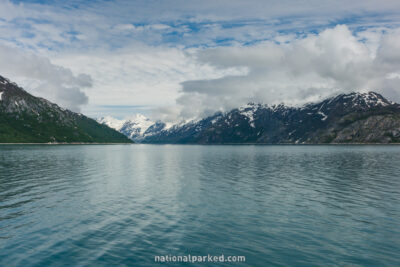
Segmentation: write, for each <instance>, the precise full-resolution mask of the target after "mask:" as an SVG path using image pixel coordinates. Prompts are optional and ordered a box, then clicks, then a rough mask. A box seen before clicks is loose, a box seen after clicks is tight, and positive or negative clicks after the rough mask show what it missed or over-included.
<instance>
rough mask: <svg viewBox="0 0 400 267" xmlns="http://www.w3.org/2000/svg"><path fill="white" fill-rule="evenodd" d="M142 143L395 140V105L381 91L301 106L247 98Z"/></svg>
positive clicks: (398, 135) (399, 133)
mask: <svg viewBox="0 0 400 267" xmlns="http://www.w3.org/2000/svg"><path fill="white" fill-rule="evenodd" d="M142 142H145V143H201V144H210V143H268V144H269V143H271V144H275V143H358V142H360V143H390V142H400V105H399V104H396V103H393V102H391V101H389V100H387V99H385V98H384V97H383V96H381V95H380V94H377V93H374V92H369V93H350V94H341V95H338V96H335V97H332V98H329V99H326V100H324V101H321V102H319V103H311V104H307V105H304V106H303V107H289V106H285V105H284V104H280V105H273V106H268V105H263V104H255V103H249V104H247V105H245V106H242V107H239V108H237V109H233V110H231V111H229V112H226V113H216V114H214V115H213V116H210V117H207V118H204V119H202V120H200V121H197V122H189V123H186V124H183V125H180V126H174V127H171V128H170V129H168V130H162V131H160V132H159V133H158V134H155V135H152V136H148V137H146V138H144V139H143V140H142Z"/></svg>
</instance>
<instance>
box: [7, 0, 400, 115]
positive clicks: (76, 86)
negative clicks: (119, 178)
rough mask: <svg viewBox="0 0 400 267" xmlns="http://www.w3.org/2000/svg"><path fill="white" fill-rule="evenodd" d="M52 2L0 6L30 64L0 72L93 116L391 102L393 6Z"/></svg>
mask: <svg viewBox="0 0 400 267" xmlns="http://www.w3.org/2000/svg"><path fill="white" fill-rule="evenodd" d="M49 3H50V4H38V3H34V4H33V3H25V4H15V3H14V2H11V1H9V0H0V18H1V20H0V44H3V46H4V45H6V46H7V47H9V48H7V49H11V48H10V47H13V48H12V49H15V50H13V52H12V53H14V51H18V52H16V55H17V57H16V58H25V57H26V58H28V59H29V60H28V61H27V62H28V63H29V64H27V66H23V65H24V64H22V63H21V60H16V59H14V58H10V59H9V63H4V62H5V61H3V62H2V63H0V65H2V66H3V68H2V70H3V71H2V70H1V69H0V71H2V73H0V75H1V74H3V75H5V76H6V75H7V73H10V78H13V77H16V78H18V80H19V81H22V82H23V83H25V84H26V86H27V88H28V89H30V90H32V92H37V94H39V95H42V96H45V97H47V98H49V99H51V100H53V101H56V102H58V103H60V104H61V105H64V106H68V107H72V108H73V109H78V108H79V107H80V106H82V104H84V103H86V102H87V97H88V98H89V105H88V106H87V107H88V109H92V110H95V109H96V108H95V107H96V106H100V105H132V106H147V107H151V108H154V116H155V117H160V118H166V119H167V120H175V119H177V118H178V117H180V116H183V117H185V118H189V117H190V118H191V117H195V116H202V115H205V114H209V113H211V112H214V111H215V110H218V109H229V108H231V107H235V106H236V105H239V104H242V103H245V102H247V101H261V102H267V103H274V102H279V101H285V102H291V103H294V104H295V103H300V102H302V101H308V100H313V99H316V98H318V97H320V96H321V97H323V96H326V95H328V94H331V93H334V92H339V91H340V92H341V91H349V90H356V89H359V90H368V89H369V88H371V89H374V90H380V91H381V92H385V93H387V94H388V95H389V96H390V97H393V98H395V99H396V97H397V91H396V86H397V83H398V78H397V77H398V76H397V74H398V73H399V67H398V57H399V55H397V54H396V53H397V52H396V51H400V50H399V48H398V44H399V40H398V37H397V36H398V34H397V33H396V31H395V30H393V29H394V28H396V27H398V26H399V25H400V15H399V14H398V12H397V11H398V10H399V9H400V1H398V0H387V1H378V0H354V1H348V0H331V1H320V0H304V1H301V4H299V2H298V1H295V0H291V1H290V0H283V1H265V0H246V1H231V0H222V1H215V0H204V1H202V3H201V5H198V4H197V3H194V2H193V1H186V0H171V1H164V2H163V1H158V2H157V3H156V4H155V3H154V2H153V1H146V0H143V1H142V0H138V1H130V0H116V1H102V0H99V1H92V2H91V1H83V2H79V1H78V2H76V1H73V2H71V1H56V2H54V3H53V2H51V1H50V2H49ZM341 21H346V23H347V24H348V27H345V26H341V27H336V28H334V29H329V30H324V29H327V28H332V27H334V25H335V24H337V23H340V22H341ZM349 29H350V30H349ZM310 32H314V33H319V34H309V33H310ZM190 47H197V48H193V49H191V48H190ZM210 47H215V49H210ZM195 51H197V52H196V53H195ZM32 53H34V54H36V55H37V56H36V57H37V58H34V57H33V56H32V55H31V54H32ZM28 55H29V56H28ZM2 56H3V57H5V58H7V56H8V55H6V53H3V54H2ZM46 58H48V59H50V60H51V62H50V61H48V60H47V61H46V60H45V59H46ZM7 59H8V58H7ZM24 60H25V59H24ZM22 61H23V60H22ZM42 61H43V62H47V63H45V64H41V63H40V64H39V63H37V62H42ZM35 62H36V63H35ZM7 64H14V65H15V66H12V67H9V66H8V65H7ZM35 64H36V65H35ZM42 65H43V66H47V67H46V68H45V69H42V68H43V67H42ZM29 66H36V67H31V68H30V69H29ZM58 66H63V67H58ZM37 69H39V71H38V72H40V73H42V74H41V75H37V74H35V71H37ZM53 72H54V73H56V74H55V75H54V74H53ZM60 73H64V74H63V75H61V74H60ZM78 73H86V74H88V75H90V77H91V78H93V85H94V86H93V87H90V82H88V81H90V79H89V77H88V76H78V75H77V74H78ZM45 74H46V75H45ZM47 74H49V75H53V76H54V77H55V78H54V77H50V76H49V75H47ZM64 75H65V76H66V77H70V78H69V79H68V82H65V81H64V80H63V79H64V78H63V76H64ZM79 77H81V78H79ZM386 77H388V78H386ZM18 80H17V81H18ZM181 83H182V86H183V87H182V90H181V85H180V84H181ZM39 85H40V86H39ZM39 88H40V90H39ZM55 88H59V89H55ZM63 88H64V89H66V88H67V89H68V90H64V89H63ZM84 88H86V89H84ZM83 89H84V90H85V91H83ZM72 99H75V100H76V101H75V100H72ZM176 104H177V105H176ZM99 115H106V114H99Z"/></svg>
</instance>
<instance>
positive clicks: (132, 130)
mask: <svg viewBox="0 0 400 267" xmlns="http://www.w3.org/2000/svg"><path fill="white" fill-rule="evenodd" d="M97 122H98V123H101V124H105V125H107V126H109V127H111V128H113V129H115V130H117V131H119V132H120V133H122V134H124V135H125V136H127V137H129V138H130V139H131V140H134V141H136V142H140V141H142V140H143V139H144V138H145V137H146V136H150V135H152V134H154V133H155V132H158V131H160V130H161V129H164V128H165V124H164V123H160V122H159V123H160V124H158V123H155V122H153V121H151V120H150V119H148V118H146V117H145V116H143V115H142V114H136V115H134V116H131V117H130V118H127V119H125V120H119V119H116V118H113V117H111V116H106V117H101V118H99V119H97ZM149 128H150V129H149Z"/></svg>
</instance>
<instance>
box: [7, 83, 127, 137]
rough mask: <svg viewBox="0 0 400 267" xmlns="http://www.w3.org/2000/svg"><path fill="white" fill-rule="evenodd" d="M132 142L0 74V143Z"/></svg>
mask: <svg viewBox="0 0 400 267" xmlns="http://www.w3.org/2000/svg"><path fill="white" fill-rule="evenodd" d="M48 142H52V143H73V142H79V143H80V142H85V143H86V142H87V143H132V141H131V140H130V139H128V138H126V136H124V135H123V134H121V133H119V132H117V131H115V130H114V129H111V128H110V127H108V126H106V125H103V124H99V123H97V122H96V121H95V120H93V119H90V118H88V117H86V116H84V115H82V114H78V113H74V112H72V111H69V110H66V109H63V108H61V107H59V106H57V105H56V104H54V103H51V102H49V101H48V100H46V99H43V98H39V97H35V96H32V95H31V94H29V93H27V92H26V91H25V90H24V89H22V88H21V87H19V86H18V85H17V84H15V83H12V82H10V81H9V80H8V79H6V78H4V77H2V76H0V143H48Z"/></svg>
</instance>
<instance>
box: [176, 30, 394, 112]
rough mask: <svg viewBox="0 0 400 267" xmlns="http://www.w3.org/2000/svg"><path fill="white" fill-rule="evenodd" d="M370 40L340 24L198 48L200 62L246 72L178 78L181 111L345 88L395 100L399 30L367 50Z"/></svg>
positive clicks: (311, 96) (290, 99) (308, 97)
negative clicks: (285, 37)
mask: <svg viewBox="0 0 400 267" xmlns="http://www.w3.org/2000/svg"><path fill="white" fill-rule="evenodd" d="M365 36H367V35H365ZM376 40H377V39H376V38H375V40H374V41H376ZM369 44H370V42H365V41H360V40H359V39H358V38H357V37H356V36H355V35H354V34H352V32H351V31H350V30H349V29H348V27H347V26H344V25H341V26H337V27H335V28H333V29H327V30H325V31H323V32H321V33H320V34H317V35H314V34H310V35H308V36H307V37H305V38H302V39H296V40H293V41H292V42H290V43H286V44H277V43H275V42H265V43H263V44H259V45H255V46H242V47H220V48H215V49H205V50H202V51H200V52H199V54H198V58H199V60H200V61H201V62H202V63H204V64H210V65H212V66H215V67H218V68H221V69H223V68H235V67H247V68H248V69H249V72H248V74H247V75H241V76H225V77H222V78H218V79H211V80H210V79H207V80H193V81H185V82H183V83H182V86H183V88H182V92H183V95H181V96H180V97H179V98H178V100H177V103H178V104H179V105H180V106H181V107H182V110H181V113H180V116H181V117H184V118H191V117H194V116H204V115H208V114H209V113H210V112H214V111H216V110H221V109H222V110H229V109H231V108H233V107H237V106H238V105H241V104H245V103H246V102H249V101H255V102H262V103H268V104H275V103H280V102H284V103H288V104H293V105H296V104H303V103H305V102H307V101H315V100H317V99H320V98H324V97H328V96H330V95H332V94H337V93H340V92H350V91H369V90H373V91H378V92H382V93H384V94H385V95H386V96H387V97H389V98H391V99H393V100H397V101H399V100H400V95H399V88H398V86H399V82H400V80H399V79H398V76H397V75H396V73H399V71H400V53H399V51H400V45H399V44H400V34H399V31H396V30H393V31H390V32H388V33H386V34H385V35H384V36H383V37H382V38H381V41H380V43H379V46H378V47H379V48H377V49H378V50H377V51H374V52H371V50H373V49H374V48H376V45H371V47H370V46H369ZM388 74H390V77H389V78H390V79H388Z"/></svg>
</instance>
